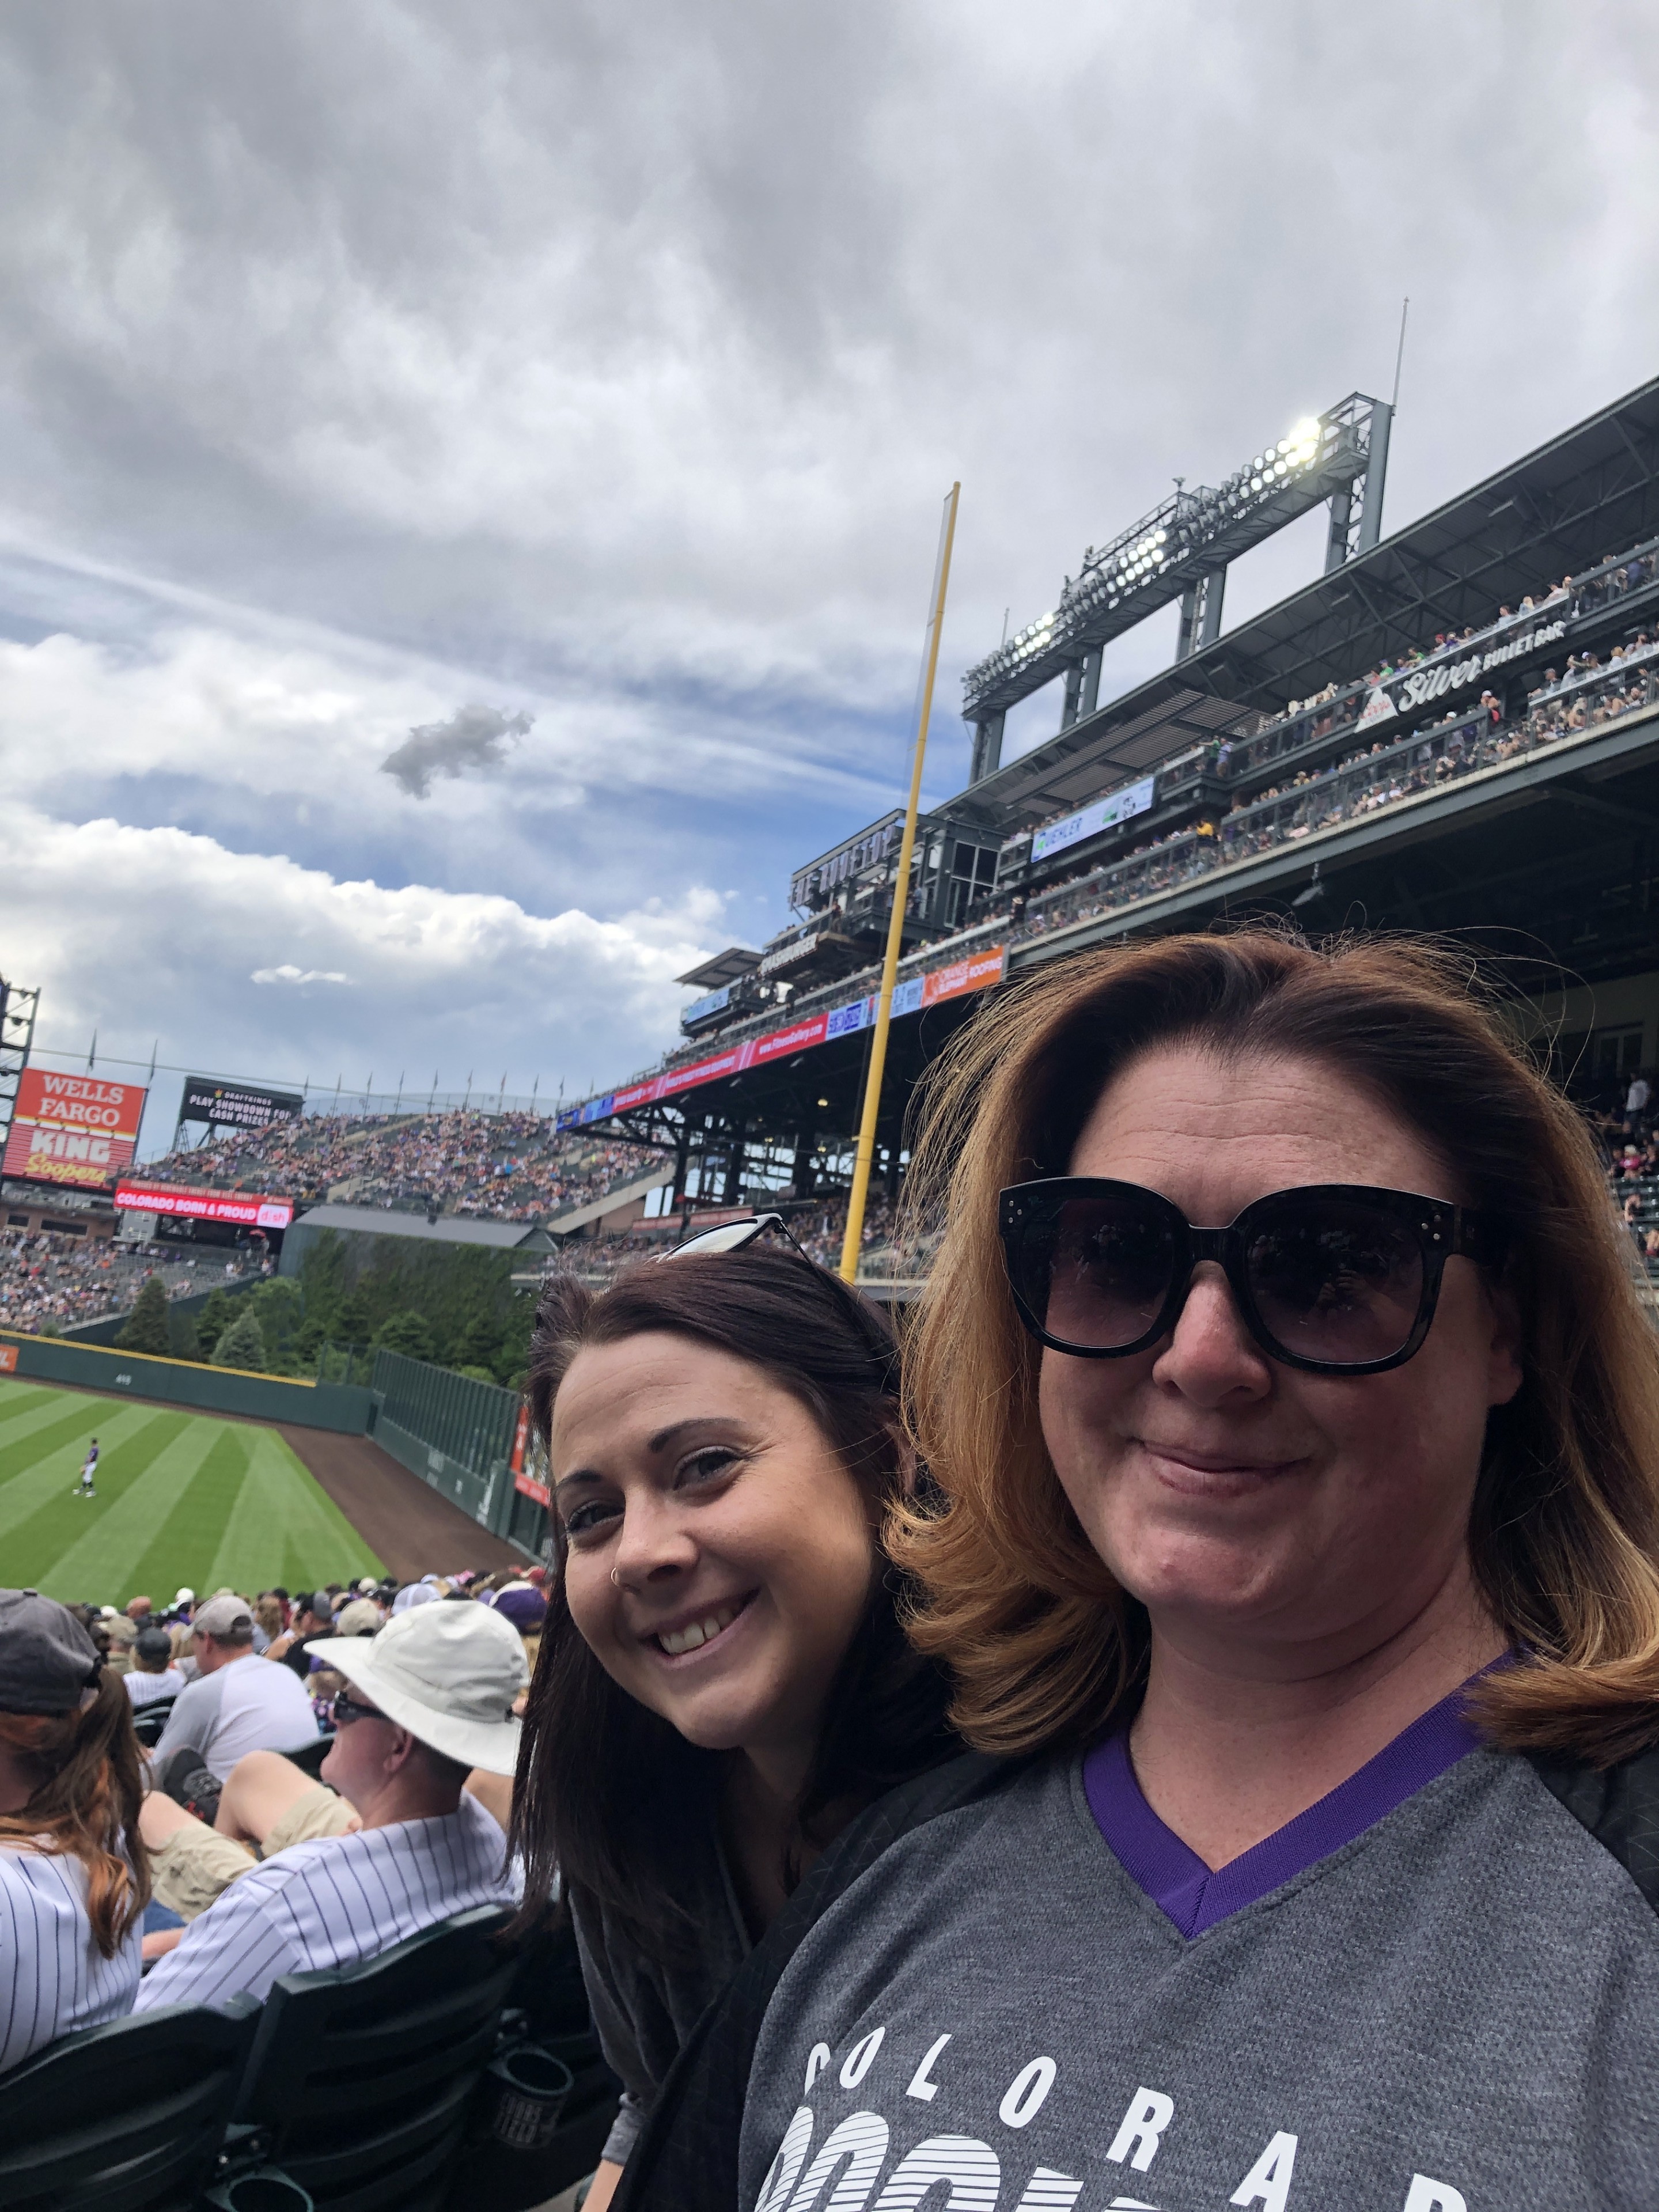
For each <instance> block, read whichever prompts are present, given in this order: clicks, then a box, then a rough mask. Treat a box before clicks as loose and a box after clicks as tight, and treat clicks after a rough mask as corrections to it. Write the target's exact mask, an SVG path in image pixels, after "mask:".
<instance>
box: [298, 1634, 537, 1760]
mask: <svg viewBox="0 0 1659 2212" xmlns="http://www.w3.org/2000/svg"><path fill="white" fill-rule="evenodd" d="M328 1663H329V1665H330V1666H331V1667H337V1668H338V1669H339V1671H340V1672H341V1674H343V1675H344V1676H345V1678H346V1680H347V1681H348V1682H349V1683H351V1684H352V1685H353V1686H354V1687H355V1688H356V1689H359V1690H362V1692H364V1694H365V1696H366V1697H367V1698H368V1700H369V1702H370V1703H371V1704H372V1705H374V1706H375V1708H376V1709H377V1710H378V1711H380V1712H383V1713H384V1714H385V1715H386V1718H387V1719H388V1720H389V1721H396V1722H397V1723H398V1727H399V1728H406V1729H408V1730H409V1732H410V1735H416V1736H418V1737H419V1738H420V1740H421V1741H422V1743H429V1744H430V1745H431V1746H432V1748H433V1749H434V1751H441V1752H442V1753H443V1754H444V1756H445V1758H446V1759H459V1760H460V1761H461V1763H462V1764H463V1765H466V1766H482V1767H483V1770H484V1771H485V1772H486V1773H487V1774H511V1773H512V1772H513V1769H514V1767H515V1766H516V1765H518V1761H519V1723H518V1721H517V1720H516V1719H515V1718H514V1717H513V1699H515V1698H516V1697H517V1696H518V1694H519V1692H520V1690H522V1689H523V1688H524V1686H525V1684H526V1682H527V1681H528V1680H529V1679H530V1669H529V1668H528V1666H527V1665H526V1662H525V1656H524V1644H523V1642H522V1640H521V1639H520V1636H519V1634H518V1632H517V1631H516V1630H515V1629H513V1628H512V1627H510V1626H508V1624H507V1622H506V1621H505V1620H497V1619H496V1617H495V1614H494V1613H491V1612H490V1611H489V1609H488V1608H487V1607H484V1606H482V1605H473V1604H471V1603H459V1602H458V1603H455V1604H437V1605H427V1606H422V1607H418V1608H416V1609H415V1610H413V1611H410V1612H409V1613H399V1614H398V1615H397V1617H396V1618H395V1619H394V1620H389V1621H387V1623H386V1626H385V1627H384V1628H383V1629H382V1630H381V1631H380V1634H379V1635H378V1636H336V1637H333V1638H331V1639H330V1641H329V1644H328Z"/></svg>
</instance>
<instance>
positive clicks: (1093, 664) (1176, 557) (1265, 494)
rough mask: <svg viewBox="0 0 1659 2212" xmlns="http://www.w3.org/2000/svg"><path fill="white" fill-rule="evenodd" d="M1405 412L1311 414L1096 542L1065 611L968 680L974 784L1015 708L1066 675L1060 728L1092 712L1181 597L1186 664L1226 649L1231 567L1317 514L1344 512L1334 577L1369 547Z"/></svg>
mask: <svg viewBox="0 0 1659 2212" xmlns="http://www.w3.org/2000/svg"><path fill="white" fill-rule="evenodd" d="M1393 413H1394V410H1393V409H1392V408H1391V407H1390V406H1389V404H1388V403H1387V401H1385V400H1382V399H1370V398H1367V397H1366V396H1365V394H1364V392H1351V393H1350V394H1349V396H1348V397H1347V398H1346V399H1344V400H1342V401H1341V402H1340V404H1338V405H1337V406H1335V407H1332V408H1328V409H1327V410H1326V411H1325V413H1324V414H1322V415H1310V416H1305V417H1304V419H1303V420H1302V421H1301V422H1298V423H1297V424H1296V425H1295V427H1294V428H1292V429H1291V430H1289V431H1287V432H1286V433H1285V436H1284V437H1282V438H1279V439H1276V440H1275V441H1273V444H1271V445H1269V446H1267V447H1264V448H1263V449H1262V451H1261V453H1257V454H1255V455H1254V456H1253V458H1252V459H1249V460H1248V461H1247V462H1245V464H1244V465H1243V467H1242V468H1237V469H1235V470H1234V471H1233V472H1232V474H1231V476H1230V477H1227V478H1226V479H1225V481H1224V482H1223V483H1219V484H1216V485H1213V486H1212V485H1210V484H1200V485H1199V486H1198V487H1197V488H1196V489H1194V490H1190V491H1189V490H1188V489H1185V488H1184V487H1183V486H1181V485H1179V484H1178V485H1177V487H1176V490H1175V491H1174V492H1173V493H1172V494H1171V495H1170V497H1169V498H1168V499H1166V500H1164V501H1162V502H1161V503H1160V504H1159V505H1158V506H1157V507H1154V508H1153V509H1152V513H1150V514H1146V515H1143V516H1142V517H1141V519H1140V520H1139V522H1137V523H1134V524H1133V525H1132V526H1130V527H1129V528H1128V529H1127V530H1125V531H1123V532H1120V534H1119V535H1118V536H1117V537H1116V538H1114V539H1113V540H1112V542H1111V544H1109V545H1105V546H1101V547H1098V548H1097V547H1095V546H1091V547H1090V548H1089V549H1088V550H1087V551H1086V552H1085V554H1084V556H1083V566H1082V568H1081V570H1080V571H1079V574H1077V575H1076V576H1075V577H1072V576H1068V577H1067V578H1066V583H1065V586H1064V588H1063V590H1062V591H1061V592H1060V603H1059V605H1057V606H1055V607H1054V608H1052V609H1050V611H1048V613H1047V614H1046V615H1042V616H1041V617H1039V618H1038V619H1037V620H1036V622H1034V623H1029V624H1028V625H1027V626H1026V628H1025V629H1023V630H1021V631H1020V632H1019V634H1018V636H1015V637H1011V638H1010V639H1008V641H1007V642H1006V644H1004V645H1002V646H1000V647H998V649H997V650H996V652H994V653H988V654H987V656H986V658H985V659H983V660H981V661H979V662H978V663H976V665H975V666H974V667H972V668H970V669H969V671H968V673H967V674H966V676H964V677H963V685H962V688H963V717H964V719H965V720H968V721H969V722H971V723H972V724H973V725H974V764H973V772H972V777H971V781H973V782H975V783H977V782H979V781H981V778H982V777H984V776H987V775H991V774H992V772H993V771H994V769H996V768H997V767H998V766H999V765H1000V761H1001V757H1002V726H1003V718H1004V716H1005V715H1006V714H1007V711H1008V709H1009V708H1010V707H1012V706H1016V705H1018V702H1019V701H1020V700H1022V699H1027V698H1029V697H1030V696H1031V694H1032V693H1033V692H1034V691H1040V690H1042V688H1043V686H1044V685H1045V684H1050V683H1052V682H1053V681H1054V678H1055V677H1057V676H1063V677H1064V678H1065V679H1066V695H1065V705H1064V707H1063V708H1062V709H1061V713H1060V728H1061V729H1062V730H1067V729H1070V727H1071V726H1072V725H1073V723H1074V722H1078V721H1081V720H1083V718H1084V717H1085V715H1088V714H1093V713H1094V711H1095V708H1096V707H1097V704H1098V701H1099V693H1100V665H1101V658H1102V655H1103V653H1104V652H1105V649H1106V647H1107V646H1108V645H1109V643H1110V641H1112V639H1113V638H1115V637H1120V636H1121V635H1122V634H1123V633H1124V632H1125V631H1126V630H1129V629H1133V628H1134V626H1135V624H1136V623H1141V622H1144V621H1145V620H1146V617H1147V616H1148V615H1151V614H1155V613H1156V612H1157V611H1158V609H1159V608H1160V607H1164V606H1167V605H1169V604H1170V601H1171V600H1173V599H1179V600H1180V602H1181V637H1180V642H1179V644H1178V646H1177V647H1176V659H1177V660H1184V659H1186V658H1187V656H1188V654H1189V653H1197V652H1200V651H1201V650H1202V649H1203V648H1204V647H1206V646H1208V645H1213V644H1214V642H1215V641H1216V639H1217V637H1218V636H1219V635H1220V632H1221V602H1222V595H1223V593H1224V592H1225V588H1226V580H1227V568H1228V564H1229V563H1230V562H1233V561H1236V560H1237V558H1238V556H1239V555H1240V554H1241V553H1247V552H1249V550H1250V548H1251V547H1252V546H1255V545H1259V544H1261V543H1262V542H1263V540H1264V539H1266V538H1271V537H1272V536H1273V533H1274V532H1276V531H1279V530H1282V529H1284V527H1285V525H1286V523H1290V522H1294V521H1295V520H1297V517H1298V516H1299V515H1303V514H1305V513H1307V512H1308V511H1309V509H1310V507H1317V506H1319V505H1320V503H1321V502H1322V501H1325V500H1328V501H1330V503H1331V526H1330V532H1329V536H1328V539H1327V542H1326V551H1325V568H1326V571H1327V573H1328V572H1329V571H1330V570H1331V569H1333V568H1339V567H1340V565H1341V563H1342V562H1344V561H1346V560H1349V559H1351V558H1352V557H1353V556H1355V555H1357V554H1360V553H1367V552H1369V551H1370V549H1371V547H1372V546H1373V545H1375V544H1376V542H1377V539H1378V538H1379V536H1380V535H1381V532H1382V524H1383V476H1384V473H1385V471H1386V469H1387V466H1388V458H1389V424H1390V422H1391V420H1392V418H1393Z"/></svg>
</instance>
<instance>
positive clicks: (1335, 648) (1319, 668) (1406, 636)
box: [1121, 378, 1659, 713]
mask: <svg viewBox="0 0 1659 2212" xmlns="http://www.w3.org/2000/svg"><path fill="white" fill-rule="evenodd" d="M1655 535H1659V378H1656V379H1655V380H1653V381H1652V382H1651V383H1649V384H1645V385H1643V386H1639V387H1638V390H1636V391H1635V392H1631V393H1629V394H1628V395H1627V396H1626V398H1623V399H1620V400H1618V401H1616V402H1615V403H1614V404H1613V405H1612V406H1611V407H1607V408H1605V409H1603V410H1602V411H1601V413H1600V414H1598V415H1593V416H1590V417H1589V420H1588V421H1587V422H1581V423H1579V424H1577V426H1576V427H1575V428H1572V429H1571V430H1568V431H1565V432H1564V433H1563V435H1561V436H1560V437H1559V438H1555V439H1552V440H1551V441H1550V442H1549V444H1547V445H1546V446H1542V447H1539V448H1538V450H1537V451H1536V452H1535V453H1529V454H1528V455H1527V456H1526V458H1525V459H1522V460H1520V461H1516V462H1515V463H1513V464H1511V465H1510V467H1508V468H1506V469H1502V470H1500V471H1498V473H1497V474H1495V475H1493V476H1491V477H1487V478H1486V481H1485V482H1484V483H1479V484H1476V485H1475V486H1474V488H1473V489H1471V490H1469V491H1467V492H1464V493H1462V494H1461V495H1459V496H1458V497H1457V498H1455V499H1454V500H1449V501H1447V503H1446V504H1445V505H1444V506H1443V507H1438V508H1437V509H1436V510H1435V512H1434V513H1431V514H1428V515H1425V517H1424V518H1423V520H1421V521H1420V522H1415V523H1413V525H1412V526H1411V527H1410V528H1409V529H1408V530H1405V531H1402V532H1400V533H1399V535H1398V536H1396V537H1394V538H1389V539H1388V540H1386V541H1385V542H1384V543H1383V544H1379V545H1376V546H1375V547H1374V548H1373V549H1372V550H1370V551H1368V552H1363V553H1359V554H1358V555H1356V556H1355V557H1354V558H1353V559H1352V560H1351V561H1349V562H1347V563H1346V564H1345V565H1344V566H1342V567H1341V568H1338V569H1335V570H1334V571H1332V572H1331V573H1329V574H1326V575H1325V576H1323V577H1322V578H1321V579H1320V580H1319V581H1318V582H1316V583H1314V584H1310V585H1309V586H1307V587H1306V589H1304V590H1303V591H1301V592H1296V593H1294V594H1293V595H1292V596H1291V598H1289V599H1284V600H1281V601H1280V602H1279V605H1277V606H1274V607H1270V608H1269V609H1267V611H1266V612H1265V613H1264V614H1261V615H1260V616H1258V617H1255V619H1254V620H1253V621H1251V622H1249V623H1244V624H1243V626H1242V627H1241V628H1240V629H1237V630H1236V631H1234V632H1233V633H1232V634H1231V635H1230V636H1228V637H1227V638H1225V639H1224V640H1221V641H1218V643H1217V644H1216V645H1215V646H1213V647H1211V648H1209V649H1208V650H1206V651H1202V652H1200V653H1198V654H1196V655H1194V657H1193V658H1192V659H1189V660H1188V661H1186V662H1184V663H1183V664H1182V670H1181V674H1182V681H1183V683H1187V684H1191V685H1192V686H1193V687H1194V689H1195V690H1202V691H1206V692H1208V693H1210V694H1211V695H1212V696H1213V697H1216V698H1218V699H1228V700H1234V701H1237V702H1240V703H1241V704H1243V705H1246V706H1249V707H1253V708H1258V709H1261V710H1264V711H1267V712H1270V713H1271V712H1274V711H1277V710H1278V709H1279V708H1281V707H1283V705H1284V704H1285V702H1286V701H1287V700H1289V699H1291V698H1305V697H1308V696H1310V695H1311V694H1313V693H1314V692H1316V691H1318V690H1322V689H1323V688H1324V686H1325V685H1326V684H1330V683H1346V682H1347V681H1349V680H1350V679H1351V678H1352V677H1354V676H1355V675H1357V674H1358V673H1361V672H1362V671H1364V670H1365V669H1366V668H1368V667H1372V666H1376V665H1378V664H1380V663H1381V662H1383V661H1384V660H1390V659H1392V660H1397V659H1400V657H1401V654H1402V653H1405V652H1406V651H1407V650H1408V649H1409V648H1410V647H1412V646H1414V645H1423V644H1425V643H1427V642H1428V641H1429V640H1430V638H1431V637H1432V635H1434V633H1435V632H1436V631H1437V630H1441V629H1463V628H1465V627H1466V626H1468V625H1470V624H1479V623H1481V622H1482V621H1484V620H1486V619H1488V618H1489V617H1490V615H1491V613H1492V610H1493V609H1494V608H1496V607H1498V606H1500V605H1506V604H1507V605H1519V604H1520V602H1521V600H1522V598H1523V597H1524V596H1525V595H1527V594H1528V593H1531V594H1533V595H1534V596H1536V595H1537V593H1538V592H1539V591H1540V588H1541V586H1542V585H1544V584H1545V583H1546V581H1547V580H1554V579H1556V578H1559V577H1560V576H1563V575H1567V574H1583V572H1584V571H1585V570H1586V569H1588V568H1594V567H1595V565H1596V563H1597V562H1600V561H1601V560H1603V559H1605V558H1606V557H1607V556H1609V555H1610V554H1611V553H1613V551H1615V550H1617V549H1618V548H1619V547H1620V546H1622V545H1634V544H1639V543H1641V542H1642V541H1644V539H1646V538H1651V537H1653V536H1655ZM1121 703H1122V704H1125V705H1127V703H1128V702H1127V701H1126V702H1121Z"/></svg>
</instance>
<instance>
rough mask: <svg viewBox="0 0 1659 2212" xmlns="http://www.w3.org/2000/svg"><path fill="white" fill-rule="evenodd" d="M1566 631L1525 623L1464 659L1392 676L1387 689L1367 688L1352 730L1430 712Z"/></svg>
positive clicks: (1447, 658)
mask: <svg viewBox="0 0 1659 2212" xmlns="http://www.w3.org/2000/svg"><path fill="white" fill-rule="evenodd" d="M1566 629H1567V625H1566V622H1565V618H1563V619H1562V620H1560V621H1558V622H1547V623H1528V624H1527V625H1526V626H1525V627H1524V628H1523V629H1517V630H1516V631H1515V632H1513V633H1512V634H1511V635H1510V636H1507V637H1505V636H1503V635H1499V636H1497V637H1494V638H1493V639H1492V641H1491V643H1490V644H1483V643H1481V642H1480V641H1474V640H1472V641H1471V643H1470V649H1469V651H1468V653H1459V654H1456V655H1446V654H1443V655H1441V656H1439V657H1438V658H1437V659H1434V660H1431V661H1425V663H1424V664H1423V665H1422V666H1421V667H1420V668H1413V669H1408V670H1407V671H1405V672H1404V673H1403V674H1401V675H1399V676H1391V677H1390V678H1389V680H1388V682H1387V683H1386V684H1376V685H1375V686H1374V687H1373V688H1372V690H1371V691H1370V695H1369V696H1368V697H1367V698H1366V701H1365V703H1364V706H1363V707H1362V708H1360V710H1359V718H1358V723H1357V724H1356V727H1358V728H1359V729H1368V728H1370V726H1371V724H1372V723H1374V722H1388V721H1392V720H1393V719H1394V717H1395V715H1396V714H1413V713H1414V712H1415V710H1416V709H1417V708H1419V707H1428V706H1432V705H1433V703H1434V702H1435V701H1436V700H1437V699H1443V698H1447V697H1449V695H1450V694H1451V693H1452V692H1454V691H1468V690H1473V689H1474V686H1475V685H1476V684H1484V683H1486V680H1487V678H1489V677H1492V676H1495V675H1496V674H1497V673H1498V671H1499V670H1500V669H1501V668H1503V667H1504V665H1505V664H1506V663H1507V662H1509V661H1511V660H1519V659H1521V658H1522V655H1523V654H1525V653H1533V652H1536V651H1538V650H1540V649H1541V647H1544V646H1547V645H1553V644H1554V643H1555V641H1556V640H1557V639H1558V638H1559V637H1565V635H1566Z"/></svg>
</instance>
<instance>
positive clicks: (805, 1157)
mask: <svg viewBox="0 0 1659 2212" xmlns="http://www.w3.org/2000/svg"><path fill="white" fill-rule="evenodd" d="M816 1180H817V1178H816V1177H815V1176H814V1175H813V1173H812V1132H811V1130H810V1129H808V1128H805V1127H802V1128H799V1129H797V1130H796V1132H795V1164H794V1166H793V1168H792V1169H791V1170H790V1171H789V1188H791V1190H793V1192H794V1194H795V1196H796V1197H797V1198H811V1195H812V1186H813V1183H814V1182H815V1181H816Z"/></svg>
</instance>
